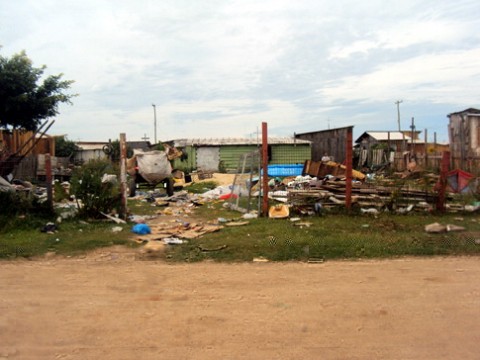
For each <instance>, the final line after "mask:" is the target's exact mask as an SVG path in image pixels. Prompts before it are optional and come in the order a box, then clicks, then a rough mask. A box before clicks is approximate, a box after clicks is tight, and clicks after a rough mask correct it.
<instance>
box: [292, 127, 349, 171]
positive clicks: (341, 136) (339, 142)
mask: <svg viewBox="0 0 480 360" xmlns="http://www.w3.org/2000/svg"><path fill="white" fill-rule="evenodd" d="M352 129H353V126H347V127H343V128H336V129H328V130H321V131H312V132H307V133H301V134H295V138H297V139H302V140H308V141H311V142H312V160H313V161H321V159H322V157H323V156H324V155H325V154H327V155H328V156H330V159H331V160H333V161H337V162H343V161H345V152H346V146H347V145H346V144H347V133H348V131H349V130H350V131H352Z"/></svg>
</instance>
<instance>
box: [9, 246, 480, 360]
mask: <svg viewBox="0 0 480 360" xmlns="http://www.w3.org/2000/svg"><path fill="white" fill-rule="evenodd" d="M479 344H480V258H477V257H472V258H467V257H465V258H463V257H462V258H429V259H412V258H408V259H398V260H385V261H357V262H351V261H336V262H326V263H323V264H304V263H241V264H215V263H199V264H175V265H171V264H167V263H164V262H162V261H139V260H135V259H134V258H133V254H131V253H128V252H125V250H120V249H108V250H102V251H97V252H96V253H94V254H91V255H88V256H86V257H84V258H73V259H57V258H53V259H44V260H38V261H13V262H0V359H82V360H83V359H116V360H117V359H463V360H465V359H478V358H480V347H479Z"/></svg>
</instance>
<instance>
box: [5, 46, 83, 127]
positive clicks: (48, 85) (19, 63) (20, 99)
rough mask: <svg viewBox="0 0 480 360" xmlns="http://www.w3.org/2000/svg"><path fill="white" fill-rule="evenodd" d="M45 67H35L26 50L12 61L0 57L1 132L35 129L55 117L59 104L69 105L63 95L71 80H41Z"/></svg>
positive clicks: (57, 77)
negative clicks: (3, 130) (43, 121)
mask: <svg viewBox="0 0 480 360" xmlns="http://www.w3.org/2000/svg"><path fill="white" fill-rule="evenodd" d="M45 69H46V66H45V65H43V66H42V67H40V68H35V67H33V65H32V61H31V60H30V59H29V58H28V57H27V55H26V54H25V51H22V52H20V53H19V54H15V55H13V56H12V57H11V58H7V57H3V56H1V55H0V129H1V128H3V129H9V128H11V129H26V130H35V129H36V128H37V127H38V126H39V125H40V124H41V122H42V120H45V119H48V118H50V117H53V116H55V115H57V114H58V106H59V104H60V103H68V104H71V101H70V99H71V98H72V97H73V96H75V95H72V94H66V93H65V91H66V90H68V89H69V88H70V85H71V84H72V83H73V81H72V80H62V76H63V74H58V75H51V76H48V77H44V78H42V75H43V72H44V70H45Z"/></svg>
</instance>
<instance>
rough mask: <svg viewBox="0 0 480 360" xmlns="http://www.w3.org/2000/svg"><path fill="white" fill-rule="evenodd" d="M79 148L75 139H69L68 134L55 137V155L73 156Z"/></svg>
mask: <svg viewBox="0 0 480 360" xmlns="http://www.w3.org/2000/svg"><path fill="white" fill-rule="evenodd" d="M77 150H78V147H77V145H75V142H74V141H71V140H68V139H67V137H66V136H57V137H55V155H56V156H60V157H68V158H69V157H72V156H73V155H74V154H75V152H76V151H77Z"/></svg>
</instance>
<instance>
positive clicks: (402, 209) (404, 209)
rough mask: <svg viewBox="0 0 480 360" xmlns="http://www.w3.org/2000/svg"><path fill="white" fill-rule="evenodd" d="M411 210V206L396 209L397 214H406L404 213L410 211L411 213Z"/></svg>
mask: <svg viewBox="0 0 480 360" xmlns="http://www.w3.org/2000/svg"><path fill="white" fill-rule="evenodd" d="M412 209H413V205H409V206H407V207H405V208H398V209H397V213H398V214H406V213H409V212H410V211H412Z"/></svg>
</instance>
